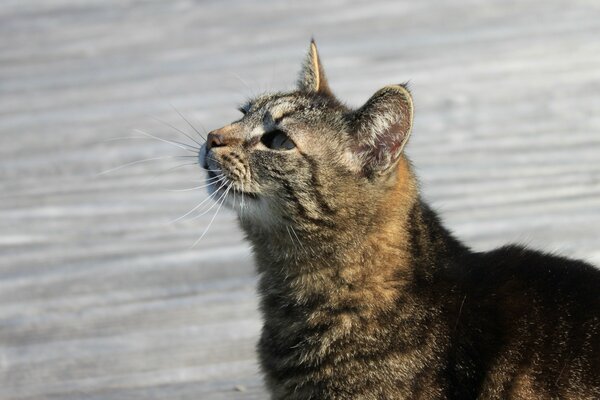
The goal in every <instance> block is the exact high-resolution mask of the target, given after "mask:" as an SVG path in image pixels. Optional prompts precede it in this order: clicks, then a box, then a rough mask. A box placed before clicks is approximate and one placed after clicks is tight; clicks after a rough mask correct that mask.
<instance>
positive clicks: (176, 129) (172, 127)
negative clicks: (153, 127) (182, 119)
mask: <svg viewBox="0 0 600 400" xmlns="http://www.w3.org/2000/svg"><path fill="white" fill-rule="evenodd" d="M150 118H152V119H153V120H155V121H156V122H160V123H161V124H163V125H165V126H168V127H169V128H171V129H174V130H175V131H177V132H179V133H181V134H182V135H184V136H185V137H187V138H188V139H190V140H191V141H192V142H194V143H196V144H197V145H198V146H200V147H202V143H200V142H198V141H197V140H196V139H194V138H193V137H191V136H190V135H188V134H187V132H185V131H183V130H181V129H179V128H177V127H176V126H174V125H171V124H170V123H168V122H166V121H163V120H162V119H159V118H156V117H153V116H150ZM203 139H204V138H203Z"/></svg>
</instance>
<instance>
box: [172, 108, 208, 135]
mask: <svg viewBox="0 0 600 400" xmlns="http://www.w3.org/2000/svg"><path fill="white" fill-rule="evenodd" d="M169 104H170V105H171V107H173V110H175V112H176V113H177V114H179V116H180V117H181V118H183V120H184V121H185V122H187V124H188V125H189V126H190V127H191V128H192V129H193V130H194V131H195V132H196V133H197V134H198V136H200V137H201V138H202V139H204V140H206V137H205V136H203V135H202V134H201V133H200V132H199V131H198V129H196V127H195V126H194V125H192V124H191V123H190V121H188V120H187V118H185V117H184V116H183V114H182V113H180V112H179V110H178V109H177V108H175V106H174V105H173V103H171V102H169Z"/></svg>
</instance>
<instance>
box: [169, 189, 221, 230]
mask: <svg viewBox="0 0 600 400" xmlns="http://www.w3.org/2000/svg"><path fill="white" fill-rule="evenodd" d="M226 184H227V181H225V182H224V183H223V184H222V185H221V186H219V188H218V189H217V190H215V191H214V192H213V193H212V194H211V195H210V196H208V197H207V198H206V199H204V200H202V201H201V202H200V204H198V205H197V206H195V207H194V208H192V209H191V210H190V211H188V212H187V213H185V214H183V215H182V216H181V217H179V218H177V219H176V220H174V221H171V222H170V223H171V224H174V223H175V222H178V221H180V220H182V219H183V218H185V217H187V216H188V215H190V214H191V213H193V212H194V211H196V210H197V209H198V208H200V207H202V205H203V204H204V203H206V202H207V201H209V200H210V199H212V198H213V197H214V196H216V194H217V193H218V192H219V190H221V189H222V188H223V187H224V186H225V185H226Z"/></svg>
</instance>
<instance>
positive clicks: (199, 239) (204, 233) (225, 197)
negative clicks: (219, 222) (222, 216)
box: [192, 183, 233, 247]
mask: <svg viewBox="0 0 600 400" xmlns="http://www.w3.org/2000/svg"><path fill="white" fill-rule="evenodd" d="M231 186H233V183H232V184H230V185H229V187H228V188H227V190H226V191H225V193H224V196H223V200H222V201H221V204H219V208H217V211H215V215H213V217H212V219H211V220H210V222H209V223H208V226H207V227H206V229H205V230H204V232H202V235H201V236H200V237H199V238H198V240H196V241H195V242H194V244H193V245H192V247H194V246H196V244H198V242H199V241H201V240H202V238H203V237H204V235H206V232H208V230H209V229H210V227H211V225H212V223H213V221H214V220H215V218H216V217H217V214H218V213H219V210H221V206H223V203H225V200H226V199H227V193H229V190H230V189H231Z"/></svg>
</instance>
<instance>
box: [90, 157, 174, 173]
mask: <svg viewBox="0 0 600 400" xmlns="http://www.w3.org/2000/svg"><path fill="white" fill-rule="evenodd" d="M177 157H178V156H162V157H151V158H145V159H143V160H136V161H132V162H128V163H126V164H123V165H119V166H118V167H114V168H111V169H107V170H106V171H102V172H99V173H98V174H97V175H96V176H101V175H105V174H108V173H110V172H114V171H118V170H120V169H122V168H125V167H129V166H131V165H135V164H140V163H144V162H148V161H156V160H166V159H174V158H177Z"/></svg>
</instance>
